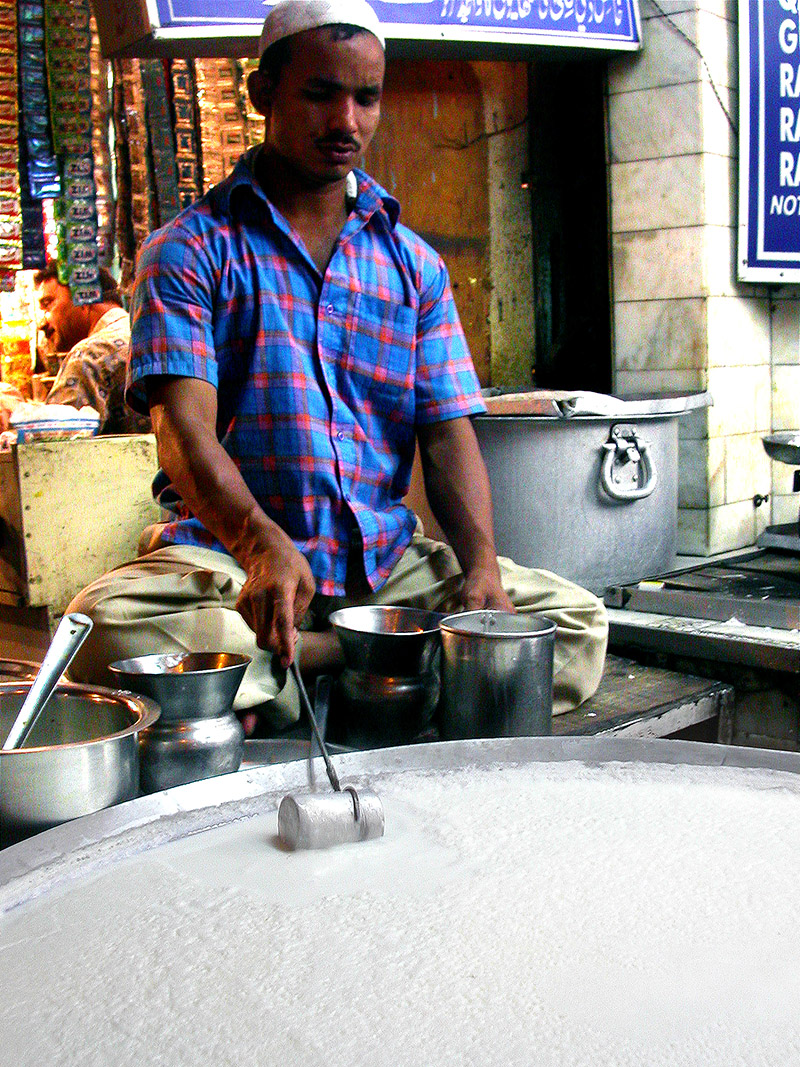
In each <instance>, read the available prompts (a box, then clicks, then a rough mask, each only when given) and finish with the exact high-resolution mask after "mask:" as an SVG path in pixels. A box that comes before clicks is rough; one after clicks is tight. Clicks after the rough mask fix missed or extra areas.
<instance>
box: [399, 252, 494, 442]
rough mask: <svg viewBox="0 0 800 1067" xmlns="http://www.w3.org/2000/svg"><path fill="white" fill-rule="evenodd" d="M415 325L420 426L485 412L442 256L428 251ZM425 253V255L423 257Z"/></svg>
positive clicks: (422, 258) (423, 258) (422, 261)
mask: <svg viewBox="0 0 800 1067" xmlns="http://www.w3.org/2000/svg"><path fill="white" fill-rule="evenodd" d="M421 251H422V253H423V254H422V255H420V256H419V258H418V263H420V264H421V272H420V273H421V282H422V285H421V287H420V303H419V319H418V323H417V375H416V421H417V423H419V424H424V423H430V422H442V421H444V420H445V419H456V418H459V417H461V416H463V415H477V414H480V413H481V412H483V411H485V410H486V405H485V404H484V402H483V398H482V397H481V394H480V383H479V382H478V377H477V375H476V374H475V368H474V367H473V365H472V357H471V356H470V354H469V349H468V347H467V339H466V338H465V336H464V331H463V329H462V327H461V322H460V320H459V317H458V310H457V309H456V304H455V300H454V299H453V292H452V289H451V287H450V278H449V276H448V273H447V268H446V267H445V265H444V262H443V260H442V259H441V257H439V256H437V255H436V254H435V253H433V254H432V250H428V249H427V248H426V247H423V249H421ZM426 252H427V254H425V253H426Z"/></svg>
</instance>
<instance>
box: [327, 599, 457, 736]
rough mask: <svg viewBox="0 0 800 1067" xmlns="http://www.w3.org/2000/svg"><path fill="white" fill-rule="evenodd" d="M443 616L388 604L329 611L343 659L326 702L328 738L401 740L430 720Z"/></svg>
mask: <svg viewBox="0 0 800 1067" xmlns="http://www.w3.org/2000/svg"><path fill="white" fill-rule="evenodd" d="M442 617H443V616H442V614H441V613H440V612H438V611H425V610H424V609H422V608H409V607H394V606H391V605H385V606H375V607H367V606H362V607H349V608H340V609H339V610H338V611H335V612H333V614H332V615H331V616H330V622H331V625H332V626H333V628H334V630H335V631H336V633H337V635H338V637H339V640H340V642H341V645H342V651H343V652H344V658H345V663H346V666H345V669H344V670H343V671H342V673H341V675H340V677H339V680H338V683H337V686H336V694H335V695H336V698H337V699H335V700H334V703H333V705H332V707H331V717H330V723H329V732H330V736H331V737H333V738H335V740H337V741H339V742H340V743H341V744H343V745H346V746H349V747H353V748H379V747H383V746H386V745H405V744H408V743H409V742H410V741H413V740H414V739H415V738H416V737H418V736H419V735H420V733H422V732H423V731H424V730H425V729H426V728H427V727H428V726H429V725H430V722H431V719H432V718H433V714H434V711H435V709H436V704H437V702H438V699H439V670H438V661H439V650H440V646H441V640H440V636H439V622H440V620H441V619H442Z"/></svg>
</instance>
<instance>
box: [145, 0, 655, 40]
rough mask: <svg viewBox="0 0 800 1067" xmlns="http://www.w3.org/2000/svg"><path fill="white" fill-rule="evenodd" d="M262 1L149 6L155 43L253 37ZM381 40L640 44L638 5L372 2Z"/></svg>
mask: <svg viewBox="0 0 800 1067" xmlns="http://www.w3.org/2000/svg"><path fill="white" fill-rule="evenodd" d="M270 6H272V5H271V4H269V3H266V4H265V3H264V2H263V0H226V2H225V3H224V4H220V3H218V2H215V0H156V8H157V11H158V20H159V26H158V27H157V28H156V36H157V37H168V36H172V35H173V33H174V34H175V35H180V34H183V35H185V34H186V32H187V31H191V34H192V36H193V37H195V36H198V35H199V34H200V33H201V32H202V33H203V35H204V36H209V37H213V36H215V34H216V35H219V34H224V35H225V36H230V34H231V32H232V31H238V32H239V33H240V34H241V35H242V36H253V37H257V36H258V33H259V31H260V28H261V24H262V23H263V21H264V17H265V15H266V13H267V11H268V10H269V7H270ZM372 6H373V7H374V8H375V12H376V14H377V15H378V18H379V19H380V21H381V24H382V26H383V28H384V32H385V34H386V37H387V39H389V40H391V39H395V40H409V39H413V40H428V41H483V42H490V41H497V42H502V43H503V44H559V45H574V46H579V47H581V46H582V47H585V48H614V49H634V48H638V47H639V44H640V29H639V11H638V3H637V0H374V2H373V3H372Z"/></svg>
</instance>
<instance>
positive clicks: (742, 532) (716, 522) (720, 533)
mask: <svg viewBox="0 0 800 1067" xmlns="http://www.w3.org/2000/svg"><path fill="white" fill-rule="evenodd" d="M764 510H765V509H763V508H758V509H757V508H756V507H755V506H754V505H753V501H752V500H742V501H740V502H739V503H737V504H723V505H722V507H718V508H709V510H708V552H709V553H710V554H714V553H717V552H729V551H731V550H733V549H735V548H746V547H747V546H748V545H752V544H754V543H755V539H756V536H757V528H758V527H757V524H756V513H757V511H761V512H762V513H763V512H764Z"/></svg>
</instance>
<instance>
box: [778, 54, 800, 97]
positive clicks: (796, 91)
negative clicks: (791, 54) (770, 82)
mask: <svg viewBox="0 0 800 1067" xmlns="http://www.w3.org/2000/svg"><path fill="white" fill-rule="evenodd" d="M779 75H780V86H781V96H782V97H786V96H788V97H791V98H792V99H793V100H796V99H797V98H798V96H800V67H796V66H795V65H794V64H793V63H781V65H780V68H779Z"/></svg>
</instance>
